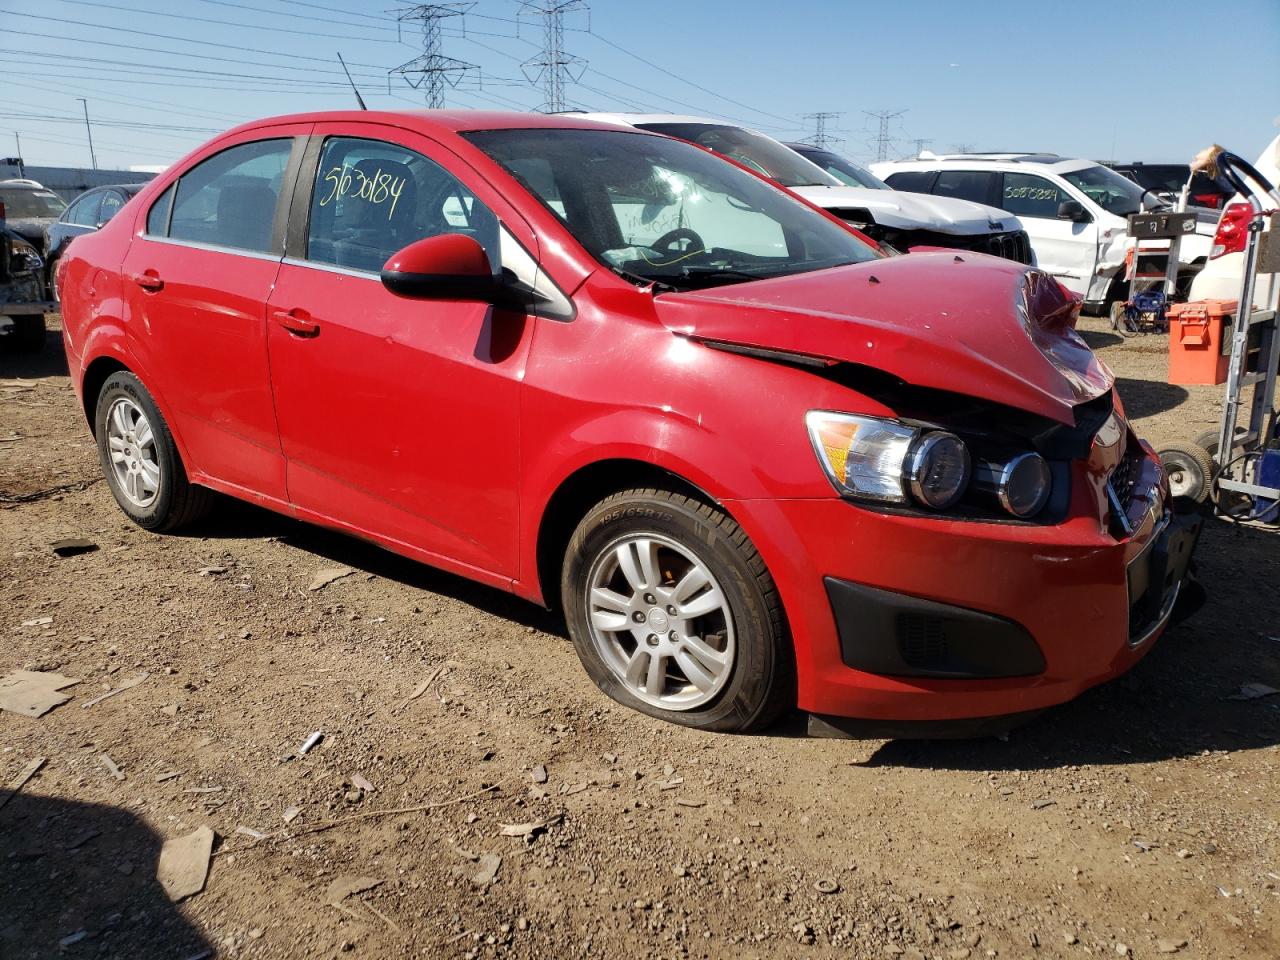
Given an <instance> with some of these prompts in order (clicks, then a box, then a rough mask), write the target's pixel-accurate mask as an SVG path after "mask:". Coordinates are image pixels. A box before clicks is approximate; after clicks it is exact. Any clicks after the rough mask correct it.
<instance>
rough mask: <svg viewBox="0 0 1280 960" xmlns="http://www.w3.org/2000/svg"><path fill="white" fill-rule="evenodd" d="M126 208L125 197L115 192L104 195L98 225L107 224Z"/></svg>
mask: <svg viewBox="0 0 1280 960" xmlns="http://www.w3.org/2000/svg"><path fill="white" fill-rule="evenodd" d="M123 206H124V197H122V196H120V194H118V193H116V192H115V191H114V190H108V191H107V192H106V193H104V194H103V195H102V208H101V209H100V210H99V211H98V219H97V221H96V222H97V223H106V222H107V221H108V220H110V219H111V218H112V217H114V216H115V215H116V214H117V213H119V212H120V208H121V207H123Z"/></svg>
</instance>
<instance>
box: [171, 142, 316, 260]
mask: <svg viewBox="0 0 1280 960" xmlns="http://www.w3.org/2000/svg"><path fill="white" fill-rule="evenodd" d="M292 147H293V141H292V140H287V139H284V140H258V141H255V142H253V143H244V144H241V145H240V146H237V147H231V148H230V149H228V150H223V151H222V152H221V153H219V154H216V155H215V156H212V157H210V158H209V159H208V160H205V161H203V162H201V163H199V164H197V165H196V166H194V167H192V168H191V169H190V170H188V171H187V172H186V173H184V174H183V175H182V178H181V179H180V180H179V181H178V185H177V192H176V194H175V195H174V201H173V215H172V217H171V218H170V223H169V230H168V234H167V235H168V236H169V237H171V238H173V239H174V240H190V241H192V242H195V243H208V244H213V245H215V246H219V247H233V248H235V249H237V250H256V251H260V252H263V253H265V252H267V251H268V250H270V249H271V225H272V223H273V221H274V220H275V213H276V201H277V200H278V199H279V197H280V187H281V183H282V182H283V180H284V171H285V167H286V166H287V165H288V163H289V152H290V150H291V149H292ZM164 206H165V199H164V197H162V198H161V199H160V201H159V202H158V203H156V205H155V206H154V207H152V208H151V212H150V214H149V215H148V217H147V232H148V233H151V234H154V235H159V236H164V235H165V233H164V231H163V229H156V228H159V227H161V223H159V222H156V223H153V222H152V221H153V220H156V219H158V218H157V216H156V211H157V210H158V209H160V208H162V207H164Z"/></svg>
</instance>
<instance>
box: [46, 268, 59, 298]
mask: <svg viewBox="0 0 1280 960" xmlns="http://www.w3.org/2000/svg"><path fill="white" fill-rule="evenodd" d="M48 271H49V272H48V274H47V276H46V279H47V280H48V286H49V299H50V300H52V301H53V302H54V303H61V302H62V298H61V297H59V296H58V261H57V260H51V261H50V262H49V267H48Z"/></svg>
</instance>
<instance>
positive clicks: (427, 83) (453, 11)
mask: <svg viewBox="0 0 1280 960" xmlns="http://www.w3.org/2000/svg"><path fill="white" fill-rule="evenodd" d="M474 6H475V4H474V3H420V4H416V5H415V6H412V7H407V8H404V9H401V10H397V11H393V12H395V14H396V19H397V20H399V21H400V22H401V23H410V22H414V21H420V22H421V23H422V56H420V57H414V58H413V59H412V60H410V61H409V62H408V63H402V64H400V66H398V67H395V68H394V69H392V70H389V71H387V88H388V92H389V91H390V87H391V74H393V73H394V74H399V75H400V76H402V77H404V80H405V83H407V84H409V86H411V87H413V89H415V90H421V91H422V93H423V96H424V97H425V98H426V101H427V106H428V107H430V108H431V109H432V110H438V109H440V108H441V107H443V106H444V105H445V104H444V94H445V90H446V88H449V87H456V86H457V85H458V84H459V83H461V82H462V78H463V77H465V76H466V74H467V71H468V70H478V69H479V67H477V66H476V65H475V64H474V63H466V62H465V61H462V60H455V59H454V58H453V57H446V56H444V55H443V54H442V53H441V52H440V24H441V21H444V20H448V19H450V18H452V17H461V16H462V15H463V14H465V13H466V12H467V11H468V10H470V9H471V8H472V7H474Z"/></svg>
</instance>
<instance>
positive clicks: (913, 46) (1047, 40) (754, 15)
mask: <svg viewBox="0 0 1280 960" xmlns="http://www.w3.org/2000/svg"><path fill="white" fill-rule="evenodd" d="M393 5H394V4H393V0H373V2H364V3H354V2H353V3H347V4H343V3H342V2H341V0H305V2H303V0H164V2H161V0H0V41H3V42H2V43H0V77H2V78H3V83H4V85H5V87H6V88H7V89H6V96H5V97H4V98H3V99H0V156H8V155H11V154H12V153H14V152H15V150H16V146H15V141H14V133H15V132H17V133H18V134H19V135H20V136H21V137H22V152H23V155H24V157H25V159H26V160H27V161H28V162H29V163H33V164H76V165H87V164H88V160H89V155H88V147H87V145H86V143H85V129H84V123H83V119H82V115H81V110H82V107H81V104H80V102H79V101H78V100H77V99H76V98H78V97H84V98H86V99H87V101H88V106H89V112H90V116H91V118H92V119H93V121H94V127H93V132H94V142H95V146H96V148H97V153H98V162H99V165H100V166H102V167H125V166H128V165H131V164H163V163H168V162H170V161H172V160H174V159H176V158H177V157H179V156H181V155H182V154H183V153H185V152H186V151H187V150H188V149H190V148H192V147H194V146H196V145H198V144H199V143H200V142H202V141H203V140H205V139H207V138H208V137H209V136H211V135H212V133H213V132H216V131H218V130H221V129H225V128H226V127H229V126H232V125H234V124H235V123H237V122H239V121H242V120H248V119H251V118H254V117H261V116H269V115H274V114H280V113H291V112H296V111H300V110H311V109H325V108H329V107H339V108H347V107H350V106H351V105H352V98H351V95H350V93H349V91H348V90H347V89H345V87H343V86H342V85H341V84H343V83H345V80H344V78H343V76H342V74H341V72H340V70H339V68H338V66H337V64H336V60H335V57H334V51H335V50H341V51H342V53H343V55H344V56H345V57H346V59H347V60H348V62H349V63H350V64H351V65H352V66H351V69H352V72H353V73H355V74H356V75H357V82H358V83H359V85H360V87H361V88H362V91H363V92H364V94H365V98H366V99H367V100H368V101H369V105H370V107H371V108H399V107H409V106H412V105H415V104H417V105H420V104H421V103H422V98H421V94H419V93H417V92H415V91H414V90H412V89H410V88H409V87H408V86H406V85H405V84H404V83H403V81H399V80H397V81H396V82H394V83H393V85H392V87H391V91H392V92H391V93H390V94H389V93H388V85H387V79H386V77H387V73H386V72H387V70H388V69H389V68H392V67H395V66H397V65H399V64H400V63H403V62H405V61H406V60H410V59H412V58H413V57H414V56H415V55H416V54H417V53H420V52H421V47H420V43H419V37H420V34H419V33H418V32H417V30H416V29H415V28H413V27H408V28H406V29H405V31H404V33H403V36H402V38H399V39H398V38H397V34H396V32H395V27H396V24H395V20H394V18H393V17H391V16H390V15H388V14H387V13H386V11H387V10H388V9H389V8H391V7H392V6H393ZM590 7H591V9H590V12H589V15H588V14H587V13H586V12H577V13H572V14H570V15H569V16H568V17H567V18H566V21H565V25H566V28H567V29H566V32H565V47H566V50H567V52H568V53H570V54H572V55H574V56H577V57H580V58H581V59H582V60H584V61H585V70H584V71H583V72H582V73H581V75H580V82H574V83H570V85H569V87H568V98H569V99H570V100H571V101H572V102H574V103H575V104H576V105H578V106H584V107H588V108H592V109H624V110H626V109H645V110H662V109H666V110H670V111H674V112H682V113H700V114H708V115H715V116H720V117H724V118H728V119H732V120H736V121H738V122H741V123H744V124H747V125H750V126H754V127H756V128H758V129H761V130H763V131H764V132H767V133H769V134H771V135H773V136H777V137H779V138H781V139H798V138H800V137H803V136H805V135H806V134H807V133H808V132H811V131H809V130H807V129H806V124H807V123H808V121H805V120H804V119H802V117H803V115H804V114H807V113H813V112H816V111H831V112H838V113H840V114H842V115H841V116H840V117H839V118H838V119H837V120H835V121H834V126H835V128H836V133H837V136H839V137H841V138H842V142H841V143H840V145H839V148H840V149H842V150H843V151H844V152H846V153H848V154H849V155H851V156H854V157H858V158H860V159H863V160H867V159H871V158H873V157H874V151H875V147H874V144H872V143H871V138H872V136H873V134H874V132H875V128H876V121H874V120H872V119H871V118H869V117H868V116H866V113H865V112H866V111H880V110H891V111H895V112H896V111H903V113H902V116H901V117H899V118H897V119H895V120H894V121H892V123H891V128H890V133H891V135H892V136H893V137H894V142H893V143H892V145H891V155H893V156H903V155H906V154H907V153H908V152H911V151H913V149H914V146H913V144H912V141H913V140H914V139H916V138H923V139H927V140H931V141H932V143H931V144H930V147H929V148H930V149H934V150H953V149H956V148H958V147H962V146H968V147H971V148H973V149H1031V150H1047V151H1053V152H1057V153H1061V154H1064V155H1073V156H1087V157H1094V158H1102V159H1106V158H1112V157H1114V158H1116V159H1119V160H1137V159H1142V160H1147V161H1158V160H1178V161H1185V160H1186V159H1187V158H1189V157H1190V156H1191V155H1192V154H1193V153H1194V152H1195V151H1196V150H1197V149H1199V148H1200V147H1202V146H1205V145H1207V144H1208V143H1209V142H1211V141H1218V142H1220V143H1222V144H1224V145H1226V146H1227V147H1229V148H1231V149H1233V150H1235V151H1236V152H1238V153H1241V154H1244V155H1246V156H1248V157H1250V158H1252V157H1254V156H1256V155H1257V154H1258V153H1259V152H1261V150H1262V148H1263V147H1264V146H1265V145H1266V144H1267V143H1268V142H1269V141H1270V140H1271V139H1272V137H1274V136H1275V135H1276V133H1277V126H1276V121H1277V119H1278V118H1280V68H1278V67H1277V65H1278V64H1280V0H1238V2H1223V3H1218V4H1215V5H1208V4H1204V3H1191V2H1188V0H1161V2H1159V3H1150V2H1146V3H1135V2H1130V0H1111V2H1094V0H1081V2H1075V3H1059V4H1053V5H1049V4H1044V3H1035V2H1028V0H1023V2H1006V0H988V2H983V3H977V2H970V3H957V2H942V0H914V2H913V0H879V2H876V3H864V2H860V0H857V2H855V0H843V2H840V0H789V2H778V0H773V2H763V0H645V2H644V3H635V2H633V0H595V2H594V3H591V4H590ZM519 9H520V3H518V2H517V0H477V2H476V3H475V4H474V6H472V8H471V10H470V12H469V13H468V14H467V15H466V17H465V20H460V19H456V18H455V19H451V20H450V21H448V23H447V26H446V30H445V36H444V41H443V52H444V53H445V54H446V55H448V56H451V57H454V58H457V59H459V60H463V61H467V62H469V63H472V64H475V65H476V66H477V67H478V68H479V69H478V71H472V72H469V74H468V78H467V79H466V80H465V81H463V83H462V84H461V85H460V86H459V87H458V88H457V89H456V90H453V91H451V92H450V94H449V98H448V99H449V103H450V105H452V106H465V107H485V108H495V107H502V108H513V107H514V108H520V109H530V108H534V107H536V106H537V105H538V104H539V103H540V102H541V101H542V99H543V98H542V93H541V91H540V90H538V89H536V88H534V87H533V86H531V85H530V84H529V83H528V82H527V81H526V80H525V79H524V74H523V73H522V69H521V62H522V61H524V60H527V59H529V58H530V57H533V56H535V55H536V54H537V45H536V44H537V43H538V42H540V41H541V37H542V33H541V26H540V24H539V23H537V22H535V21H534V20H533V19H532V18H530V17H529V16H527V15H525V16H523V17H522V16H520V15H519V13H518V11H519ZM197 18H199V19H197ZM517 21H521V22H517ZM464 24H465V31H466V35H465V36H463V35H462V31H461V30H460V29H459V28H460V27H462V26H463V25H464ZM109 28H111V29H109ZM1137 38H1141V39H1140V40H1139V39H1137ZM191 41H200V42H191ZM90 58H92V59H90ZM1139 64H1147V65H1148V66H1149V69H1148V70H1147V71H1146V72H1139V70H1138V68H1137V65H1139ZM575 72H576V71H575ZM476 77H479V78H480V79H479V83H477V80H476ZM1165 90H1168V91H1170V92H1171V93H1172V95H1173V99H1172V101H1171V102H1169V103H1161V102H1160V99H1159V98H1160V97H1161V95H1162V91H1165Z"/></svg>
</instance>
